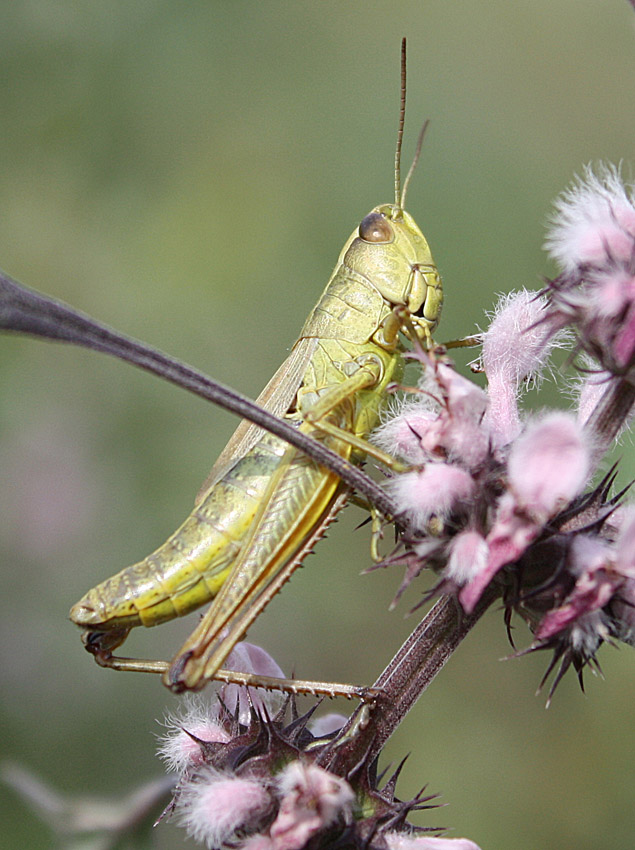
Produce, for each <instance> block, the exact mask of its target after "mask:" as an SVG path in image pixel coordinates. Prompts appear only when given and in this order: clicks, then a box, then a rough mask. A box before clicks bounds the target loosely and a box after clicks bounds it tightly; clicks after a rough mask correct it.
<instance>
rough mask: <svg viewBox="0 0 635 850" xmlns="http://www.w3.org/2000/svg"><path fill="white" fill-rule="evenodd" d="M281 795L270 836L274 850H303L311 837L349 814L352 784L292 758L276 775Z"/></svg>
mask: <svg viewBox="0 0 635 850" xmlns="http://www.w3.org/2000/svg"><path fill="white" fill-rule="evenodd" d="M277 786H278V793H279V795H280V797H281V798H282V801H281V803H280V810H279V812H278V816H277V817H276V819H275V821H274V822H273V824H272V826H271V829H270V835H271V840H272V842H273V847H274V848H275V850H302V848H303V847H304V846H305V844H306V843H307V842H308V841H309V839H310V838H311V837H312V836H313V835H315V834H316V833H317V832H319V831H320V830H322V829H324V828H326V827H327V826H330V825H331V824H332V823H334V822H335V821H336V820H337V819H338V818H342V817H343V818H348V817H350V812H351V806H352V803H353V800H354V796H355V795H354V794H353V790H352V788H351V787H350V785H349V784H348V783H347V782H346V781H345V780H344V779H341V778H340V777H339V776H335V775H334V774H332V773H328V772H327V771H326V770H323V769H322V768H321V767H317V765H314V764H303V763H302V762H300V761H293V762H291V763H290V764H289V765H287V767H285V769H284V770H283V771H282V772H281V773H280V774H279V775H278V776H277Z"/></svg>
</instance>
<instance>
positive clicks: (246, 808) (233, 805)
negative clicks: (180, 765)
mask: <svg viewBox="0 0 635 850" xmlns="http://www.w3.org/2000/svg"><path fill="white" fill-rule="evenodd" d="M271 806H272V799H271V795H270V793H269V791H268V790H267V788H266V786H265V785H264V784H263V783H262V782H260V781H258V780H256V779H253V778H249V777H245V778H243V777H240V776H236V775H230V774H225V773H221V772H220V771H217V770H214V769H213V768H211V767H206V768H204V769H203V770H202V771H201V772H200V773H199V774H198V775H197V776H196V779H195V780H194V781H191V782H188V783H187V784H186V785H184V786H183V788H182V789H181V792H180V796H179V819H180V822H181V824H182V825H183V826H184V827H185V829H186V830H187V833H188V835H190V836H191V837H192V838H193V839H194V840H195V841H199V842H201V843H204V844H206V845H207V847H209V848H210V850H212V848H220V847H223V846H224V845H226V844H228V843H229V842H232V841H235V840H236V838H237V834H238V833H239V832H240V831H243V830H245V829H249V828H251V829H253V828H255V826H256V825H257V824H258V821H259V820H260V818H262V816H263V815H265V814H266V813H267V811H269V809H270V808H271Z"/></svg>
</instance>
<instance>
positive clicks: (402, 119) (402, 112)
mask: <svg viewBox="0 0 635 850" xmlns="http://www.w3.org/2000/svg"><path fill="white" fill-rule="evenodd" d="M405 123H406V39H405V38H402V39H401V98H400V102H399V129H398V130H397V149H396V150H395V206H397V207H399V209H401V210H403V209H404V208H405V205H406V192H407V191H408V186H409V185H410V180H411V179H412V175H413V174H414V172H415V168H416V167H417V163H418V162H419V157H420V155H421V148H422V146H423V137H424V136H425V134H426V130H427V129H428V124H429V123H430V121H429V119H426V120H425V121H424V122H423V127H422V128H421V130H420V131H419V138H418V139H417V149H416V151H415V155H414V158H413V160H412V165H411V166H410V168H409V169H408V174H407V175H406V179H405V181H404V184H403V189H402V188H401V147H402V143H403V131H404V125H405Z"/></svg>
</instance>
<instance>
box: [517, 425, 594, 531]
mask: <svg viewBox="0 0 635 850" xmlns="http://www.w3.org/2000/svg"><path fill="white" fill-rule="evenodd" d="M590 471H591V464H590V456H589V451H588V448H587V446H586V441H585V437H584V434H583V432H582V429H581V428H580V426H579V424H578V423H577V422H576V421H575V419H574V417H572V416H571V415H570V414H567V413H560V412H554V413H549V414H547V415H545V416H542V417H539V418H537V419H535V420H534V421H533V422H532V423H531V424H530V425H529V426H528V427H527V428H526V430H525V432H524V434H523V435H522V436H521V437H520V438H519V439H518V440H517V441H516V443H515V444H514V445H513V447H512V450H511V451H510V454H509V460H508V474H509V484H510V487H511V489H512V491H513V493H514V494H515V496H516V499H517V502H518V505H519V506H520V507H522V508H523V509H524V510H525V511H527V512H528V513H529V514H530V515H532V516H534V517H536V519H537V520H539V521H540V520H542V521H544V520H546V519H547V518H548V517H550V516H553V515H554V513H555V512H556V511H557V510H558V509H559V508H561V507H562V506H563V505H565V504H566V503H567V502H569V501H570V500H571V499H572V498H573V497H574V496H575V495H577V494H578V493H579V492H580V491H581V489H582V488H583V487H584V485H585V484H586V482H587V479H588V476H589V474H590Z"/></svg>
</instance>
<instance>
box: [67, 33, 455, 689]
mask: <svg viewBox="0 0 635 850" xmlns="http://www.w3.org/2000/svg"><path fill="white" fill-rule="evenodd" d="M404 115H405V44H402V100H401V110H400V123H399V133H398V141H397V153H396V157H395V201H394V203H392V204H382V205H380V206H377V207H375V208H374V209H373V210H371V212H370V213H368V215H366V216H365V217H364V218H363V219H362V221H361V223H360V224H359V227H357V228H356V229H355V231H354V232H353V233H352V234H351V236H350V237H349V239H348V240H347V242H346V244H345V245H344V247H343V249H342V251H341V253H340V256H339V259H338V261H337V264H336V266H335V269H334V271H333V274H332V275H331V277H330V279H329V282H328V283H327V285H326V289H325V290H324V292H323V293H322V295H321V297H320V299H319V301H318V303H317V304H316V306H315V307H314V309H313V310H312V311H311V313H310V315H309V317H308V318H307V320H306V322H305V324H304V327H303V328H302V331H301V332H300V335H299V337H298V339H297V341H296V342H295V344H294V346H293V348H292V350H291V353H290V355H289V356H288V357H287V359H286V360H285V361H284V363H283V364H282V366H281V367H280V368H279V369H278V371H277V372H276V374H275V375H274V376H273V378H272V379H271V380H270V381H269V383H268V384H267V386H266V387H265V389H264V390H263V392H262V393H261V394H260V396H259V398H258V403H259V404H260V405H261V406H262V407H263V408H265V409H266V410H268V411H270V412H272V413H274V414H275V415H276V416H279V417H283V418H284V419H286V420H288V421H289V422H290V423H292V424H293V425H294V426H295V427H297V428H298V429H300V430H301V431H304V432H305V433H306V434H309V435H310V436H311V437H313V438H314V439H315V440H318V441H321V442H323V444H324V445H326V446H328V447H329V448H330V449H332V450H333V451H334V452H336V453H337V454H338V455H340V456H341V457H342V458H345V459H347V460H350V461H352V462H353V463H356V464H359V463H361V462H362V461H363V460H364V458H365V457H366V456H367V454H372V455H374V456H376V457H380V459H383V460H385V458H384V457H382V456H381V453H379V452H378V450H377V449H374V448H372V447H371V446H370V445H369V444H368V443H367V442H366V438H367V437H368V435H369V433H370V432H371V431H372V429H373V428H374V427H375V426H376V425H377V423H378V421H379V416H380V412H381V409H382V407H383V405H384V403H385V401H386V398H387V387H388V386H389V385H390V384H393V383H395V382H399V381H400V380H401V379H402V375H403V369H404V358H403V352H404V345H403V342H402V339H401V336H400V334H401V331H402V329H405V330H406V331H407V332H408V333H409V334H410V336H412V335H413V333H414V335H415V336H416V338H418V339H419V340H420V341H421V342H423V343H424V344H426V345H428V346H429V345H430V342H431V335H432V332H433V331H434V329H435V328H436V326H437V323H438V321H439V316H440V312H441V306H442V301H443V293H442V286H441V279H440V277H439V273H438V271H437V268H436V266H435V264H434V261H433V259H432V255H431V253H430V249H429V247H428V243H427V242H426V240H425V238H424V236H423V234H422V233H421V231H420V230H419V228H418V226H417V225H416V223H415V221H414V219H413V218H412V217H411V216H410V215H409V214H408V213H407V212H406V210H405V209H404V203H405V195H406V190H407V187H408V182H409V180H410V177H411V175H412V172H413V170H414V167H415V164H416V161H417V158H418V154H419V150H420V148H421V142H422V139H423V130H422V133H421V135H420V138H419V145H418V149H417V154H416V156H415V159H414V161H413V164H412V167H411V169H410V172H409V174H408V176H407V178H406V181H405V183H404V187H403V191H402V190H401V180H400V155H401V140H402V137H403V126H404ZM423 129H424V130H425V126H424V128H423ZM347 495H348V491H347V489H346V488H345V487H344V485H343V484H342V482H341V480H340V479H339V477H338V476H337V475H336V474H335V473H333V472H331V471H330V470H328V469H325V468H324V467H322V466H320V465H318V464H317V463H316V462H315V461H313V460H312V459H310V458H309V457H307V456H306V455H305V454H303V453H302V452H300V451H299V450H298V449H296V448H293V447H291V446H289V444H288V443H286V442H285V441H284V440H282V439H280V438H279V437H276V436H274V435H272V434H269V433H267V432H265V431H263V430H262V429H261V428H259V427H257V426H256V425H253V424H251V423H249V422H247V421H243V422H241V423H240V424H239V426H238V428H237V429H236V431H235V433H234V435H233V436H232V438H231V439H230V441H229V443H228V444H227V446H226V447H225V449H224V450H223V452H222V453H221V455H220V457H219V458H218V460H217V461H216V463H215V465H214V467H213V468H212V471H211V473H210V475H209V477H208V479H207V481H206V482H205V484H204V485H203V487H202V489H201V491H200V493H199V495H198V497H197V500H196V504H195V508H194V510H193V512H192V513H191V514H190V516H189V517H188V518H187V519H186V520H185V522H184V523H183V525H181V527H180V528H179V529H178V530H177V531H175V532H174V534H173V535H172V536H171V537H170V538H169V539H168V540H167V541H166V542H165V543H164V544H163V545H162V546H160V547H159V548H158V549H157V550H156V551H155V552H153V553H152V554H151V555H148V556H147V557H146V558H144V559H143V560H142V561H140V562H139V563H137V564H133V565H132V566H130V567H126V568H125V569H124V570H122V571H121V572H119V573H117V574H116V575H115V576H113V577H112V578H110V579H108V580H106V581H104V582H102V583H101V584H99V585H97V587H95V588H93V589H92V590H90V591H88V593H87V594H86V595H85V596H84V597H83V598H82V599H81V600H80V601H79V602H78V603H77V604H76V605H74V606H73V608H72V609H71V613H70V617H71V620H73V622H74V623H76V624H77V625H78V626H80V627H81V628H82V629H84V636H83V639H84V643H85V645H86V648H87V649H88V650H89V651H90V652H92V653H93V654H94V655H95V657H96V660H97V661H98V663H100V664H102V665H103V666H108V667H114V668H116V669H120V670H137V671H144V672H161V673H163V681H164V683H165V684H166V685H167V687H169V688H171V689H172V690H173V691H176V692H180V691H184V690H197V689H199V688H201V687H203V685H204V684H205V683H206V682H207V681H208V680H209V679H213V678H218V677H220V676H221V673H222V671H221V673H219V670H220V668H221V667H222V665H223V663H224V661H225V659H226V658H227V656H228V655H229V653H230V652H231V650H232V648H233V647H234V645H235V644H236V643H237V642H238V641H239V640H240V639H241V638H242V636H243V635H244V634H245V632H246V631H247V629H248V628H249V626H250V625H251V624H252V623H253V621H254V620H255V619H256V617H257V616H258V615H259V614H260V612H261V611H262V610H263V608H264V607H265V606H266V605H267V604H268V602H269V601H270V600H271V599H272V598H273V596H274V595H275V594H276V593H277V592H278V591H279V589H280V588H281V586H282V585H283V584H284V583H285V582H286V581H287V580H288V578H289V577H290V575H291V574H292V572H293V571H294V570H295V569H296V568H297V567H298V566H299V565H300V564H301V563H302V560H303V559H304V557H305V556H306V555H307V554H308V552H310V551H311V549H312V547H313V546H314V544H315V542H316V541H317V540H319V539H320V538H321V537H322V536H323V534H324V531H325V529H326V527H327V526H328V525H329V523H330V522H331V521H332V519H333V518H334V516H335V515H336V513H337V512H338V511H339V510H340V509H341V508H342V507H343V505H344V503H345V501H346V498H347ZM210 600H213V602H212V605H211V606H210V608H209V610H208V611H207V612H206V613H205V614H204V616H203V617H202V619H201V620H200V622H199V624H198V625H197V627H196V628H195V629H194V631H193V632H192V634H191V635H190V637H189V638H188V639H187V641H186V642H185V644H184V645H183V646H182V647H181V649H180V650H179V651H178V652H177V653H176V655H175V656H174V658H173V660H172V662H171V663H169V664H168V663H166V662H155V661H147V660H140V659H130V658H121V657H117V656H113V655H112V652H113V650H114V649H116V648H117V647H118V646H120V645H121V644H122V643H123V641H124V640H125V639H126V637H127V635H128V633H129V632H130V630H131V629H132V628H134V627H135V626H139V625H143V626H154V625H157V624H158V623H162V622H165V621H167V620H171V619H173V618H175V617H180V616H183V615H185V614H189V613H190V612H191V611H194V610H195V609H197V608H199V607H200V606H202V605H204V604H205V603H207V602H209V601H210ZM296 684H297V683H296ZM296 689H297V688H296ZM309 689H310V690H316V688H309ZM326 690H327V692H329V693H332V692H333V688H332V687H330V686H328V688H327V689H326ZM338 692H339V689H338Z"/></svg>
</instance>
